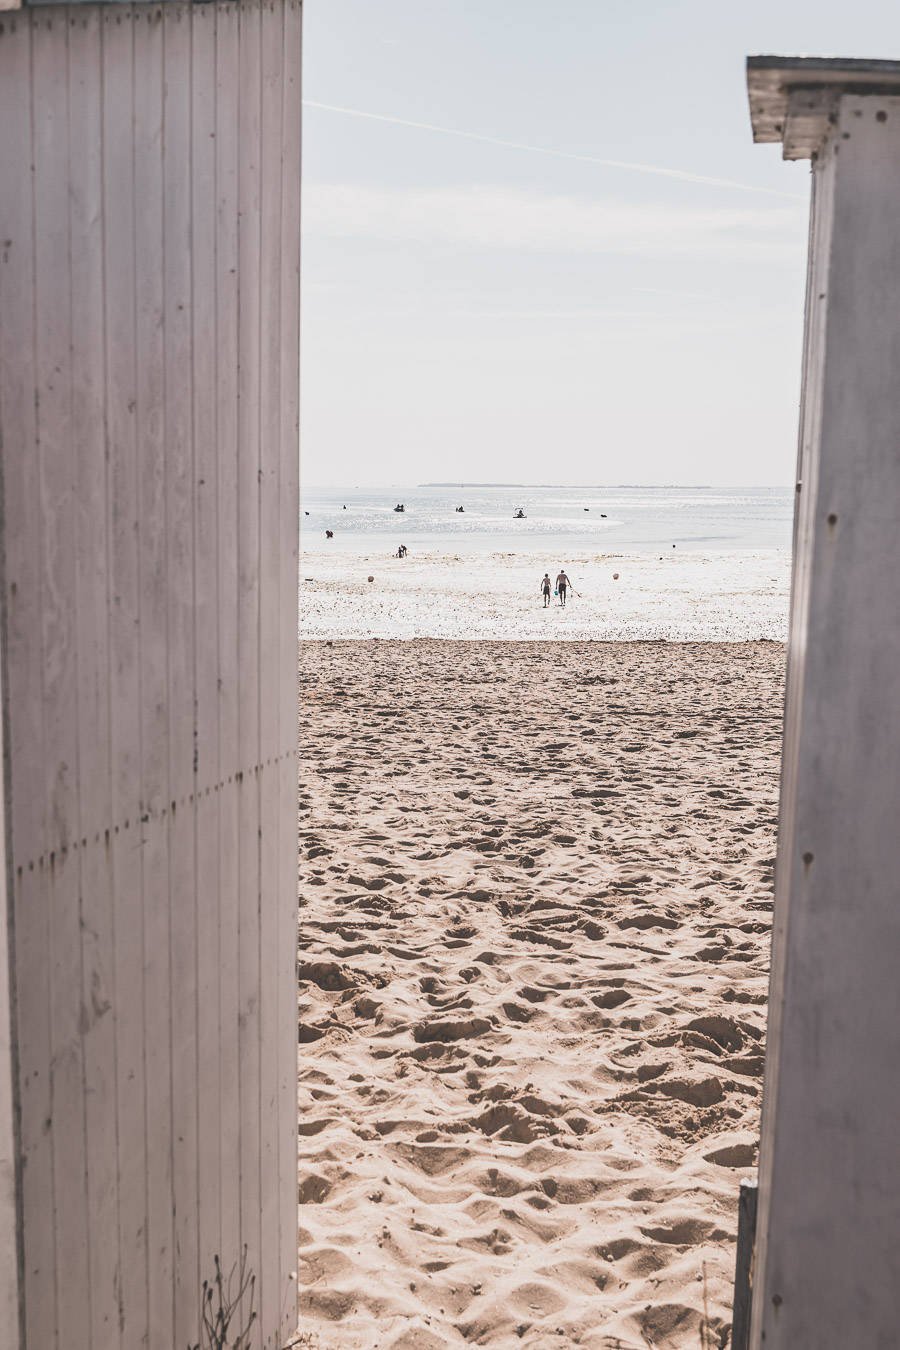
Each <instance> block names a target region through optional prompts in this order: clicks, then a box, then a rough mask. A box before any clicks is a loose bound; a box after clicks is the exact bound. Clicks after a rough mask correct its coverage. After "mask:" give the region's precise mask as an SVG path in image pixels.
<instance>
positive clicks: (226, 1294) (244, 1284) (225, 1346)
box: [188, 1246, 256, 1350]
mask: <svg viewBox="0 0 900 1350" xmlns="http://www.w3.org/2000/svg"><path fill="white" fill-rule="evenodd" d="M214 1260H215V1264H216V1273H215V1276H214V1277H213V1279H212V1280H211V1281H210V1280H204V1281H203V1291H202V1307H201V1321H202V1327H201V1338H200V1340H199V1342H197V1343H196V1344H195V1345H194V1346H189V1347H188V1350H250V1333H251V1328H252V1327H253V1324H254V1322H255V1321H256V1312H255V1311H254V1308H253V1297H254V1294H255V1291H256V1276H255V1275H253V1274H251V1273H250V1272H249V1271H248V1270H247V1248H246V1246H245V1247H244V1250H243V1251H242V1252H241V1259H240V1262H239V1263H235V1265H233V1266H232V1267H231V1270H230V1272H229V1274H228V1279H227V1281H226V1280H224V1279H223V1278H222V1265H221V1262H220V1261H219V1258H218V1256H216V1257H215V1258H214ZM235 1271H237V1289H235V1290H232V1286H233V1283H234V1276H235ZM248 1294H249V1306H248V1309H247V1322H246V1326H245V1325H244V1318H243V1314H240V1309H241V1304H242V1302H243V1300H244V1297H245V1296H246V1295H248ZM236 1314H239V1322H240V1325H239V1329H238V1330H237V1331H236V1332H235V1334H234V1339H233V1340H229V1339H228V1338H229V1335H230V1333H231V1324H232V1322H233V1321H234V1319H235V1315H236Z"/></svg>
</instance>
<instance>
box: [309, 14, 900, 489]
mask: <svg viewBox="0 0 900 1350" xmlns="http://www.w3.org/2000/svg"><path fill="white" fill-rule="evenodd" d="M304 12H305V18H304V25H305V28H304V43H305V53H304V74H303V80H304V97H305V99H306V101H307V102H306V106H305V108H304V119H305V120H304V162H303V176H304V197H303V220H304V224H303V230H304V238H303V342H302V419H301V461H302V472H303V477H304V480H305V481H306V482H308V483H310V484H330V483H334V484H370V483H372V484H374V483H398V484H400V483H410V484H412V483H417V482H426V481H433V480H458V481H460V482H462V481H464V480H466V481H480V482H484V481H506V482H525V483H528V482H559V483H716V484H719V483H721V484H728V483H734V484H763V483H767V484H779V483H789V482H790V481H792V478H793V472H794V456H795V442H796V426H797V403H798V398H799V388H800V344H801V334H802V320H803V313H802V311H803V291H804V279H805V264H806V229H807V210H808V195H809V165H808V164H806V163H802V164H785V163H784V162H783V161H782V159H781V147H780V146H754V145H753V144H752V141H751V135H750V123H749V116H748V112H747V96H746V87H745V78H744V58H745V56H746V55H747V53H748V52H782V53H795V52H807V53H814V54H817V55H818V54H822V55H842V56H870V57H898V56H900V5H898V4H896V3H895V0H856V3H855V4H854V5H852V6H851V5H849V4H847V3H846V0H641V3H636V0H305V4H304ZM315 104H326V105H329V108H321V107H316V106H313V105H315ZM334 108H341V109H351V110H355V111H357V112H360V113H364V114H367V116H353V115H350V114H349V113H348V112H338V111H333V110H330V109H334ZM380 118H387V119H397V120H396V121H392V120H386V121H385V120H379V119H380ZM409 123H420V124H422V123H425V124H428V125H429V126H431V127H436V128H446V129H449V130H451V131H455V132H460V133H467V134H466V135H448V134H445V133H443V132H441V131H438V130H429V129H427V128H426V127H423V126H411V125H409ZM498 141H505V142H513V143H515V144H514V145H508V144H507V145H501V144H497V142H498ZM516 147H522V148H516ZM528 147H534V149H529V148H528ZM541 151H552V152H553V153H541ZM595 160H606V161H617V162H618V163H617V164H610V163H605V164H604V163H596V162H591V161H595ZM627 165H630V166H631V167H626V166H627ZM636 166H644V167H643V168H640V167H636ZM651 170H654V171H651ZM659 170H664V171H665V172H659ZM710 180H714V181H710Z"/></svg>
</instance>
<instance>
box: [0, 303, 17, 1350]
mask: <svg viewBox="0 0 900 1350" xmlns="http://www.w3.org/2000/svg"><path fill="white" fill-rule="evenodd" d="M2 298H3V297H2V293H0V304H2ZM2 416H3V403H2V386H0V418H2ZM2 700H3V686H2V666H0V705H2ZM5 742H6V736H5V732H4V729H3V722H2V721H0V759H2V762H4V763H5V751H6V744H5ZM6 861H7V855H6V792H5V791H4V792H3V793H2V794H0V1319H2V1323H0V1324H2V1325H3V1326H4V1327H5V1328H6V1332H7V1336H8V1338H9V1341H10V1344H11V1347H13V1350H15V1347H18V1346H20V1345H21V1343H22V1337H23V1328H22V1327H21V1326H20V1322H19V1288H20V1285H19V1237H20V1226H19V1214H18V1203H17V1196H16V1187H17V1180H16V1173H17V1168H18V1158H17V1152H18V1149H17V1144H16V1129H15V1114H16V1107H17V1097H18V1091H17V1085H16V1086H14V1077H15V1069H16V1054H15V1039H14V1036H13V1025H14V1023H13V1018H12V1011H13V1008H14V1006H15V1001H14V995H15V984H14V981H13V980H12V970H11V966H10V958H11V956H12V946H13V943H12V941H11V939H12V938H14V932H15V930H14V927H13V924H12V903H13V892H12V887H11V886H10V885H9V880H8V877H7V870H6Z"/></svg>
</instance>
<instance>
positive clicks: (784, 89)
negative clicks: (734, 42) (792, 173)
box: [747, 56, 900, 159]
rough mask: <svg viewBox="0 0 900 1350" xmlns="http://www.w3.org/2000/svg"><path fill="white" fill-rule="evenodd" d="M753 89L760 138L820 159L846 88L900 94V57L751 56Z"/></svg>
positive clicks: (788, 153) (787, 152) (790, 155)
mask: <svg viewBox="0 0 900 1350" xmlns="http://www.w3.org/2000/svg"><path fill="white" fill-rule="evenodd" d="M747 93H748V94H749V97H750V122H751V124H752V127H753V139H754V141H757V142H764V143H765V142H768V143H773V142H774V143H777V142H779V141H780V142H781V143H782V144H783V146H784V151H783V155H784V158H785V159H815V158H816V156H817V155H818V153H819V150H820V149H821V147H822V144H823V143H824V141H825V138H826V136H827V135H828V132H829V131H830V129H831V127H832V126H833V125H834V124H835V122H836V120H837V105H838V101H839V99H840V97H841V94H848V93H853V94H894V95H900V61H869V60H864V59H861V58H856V57H841V56H748V57H747Z"/></svg>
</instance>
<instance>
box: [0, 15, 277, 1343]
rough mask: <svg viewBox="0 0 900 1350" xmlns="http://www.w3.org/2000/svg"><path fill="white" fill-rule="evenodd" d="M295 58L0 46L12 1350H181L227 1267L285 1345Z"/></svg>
mask: <svg viewBox="0 0 900 1350" xmlns="http://www.w3.org/2000/svg"><path fill="white" fill-rule="evenodd" d="M300 41H301V8H300V3H299V0H239V3H238V2H236V0H220V2H219V3H215V2H214V3H211V4H208V5H200V4H197V5H193V6H192V5H190V4H182V3H171V2H170V0H167V2H166V3H162V4H155V5H149V4H147V5H145V4H137V5H134V6H132V5H128V4H110V5H106V6H100V5H95V4H78V5H73V6H71V7H64V6H52V7H49V6H47V7H40V8H37V7H36V8H33V9H30V10H29V9H23V10H22V11H20V12H19V13H18V14H3V15H0V435H2V474H3V484H2V489H3V495H2V520H0V538H2V550H0V553H2V568H3V574H2V624H3V630H2V638H3V658H4V661H3V678H4V681H5V691H4V693H5V697H4V703H3V709H4V720H5V734H6V736H7V737H8V741H7V744H6V771H5V772H6V779H5V788H6V794H5V795H6V802H7V809H8V811H9V813H10V818H9V820H8V831H7V838H8V841H9V846H10V855H9V856H8V858H7V867H6V873H5V875H6V879H7V894H6V902H7V907H8V914H9V919H10V924H11V928H10V932H11V933H13V935H14V937H13V945H12V950H11V963H10V970H11V974H12V978H13V989H12V1014H13V1016H12V1038H13V1046H14V1053H13V1056H12V1062H13V1078H12V1090H13V1096H14V1099H15V1107H16V1111H17V1117H16V1119H17V1136H18V1137H17V1148H18V1154H17V1163H18V1183H19V1202H20V1229H21V1232H20V1240H21V1250H22V1256H23V1263H22V1266H21V1269H20V1271H19V1276H20V1279H21V1290H20V1293H21V1307H22V1324H21V1340H20V1344H21V1346H22V1347H23V1350H49V1348H50V1347H54V1346H57V1345H58V1346H59V1347H60V1348H62V1347H63V1346H66V1347H72V1350H88V1347H90V1350H107V1348H108V1347H109V1348H110V1350H111V1348H112V1347H116V1350H132V1348H133V1350H137V1348H138V1347H147V1350H185V1347H186V1346H187V1344H188V1342H189V1341H194V1340H196V1339H197V1338H198V1309H199V1301H200V1287H201V1282H202V1281H203V1279H204V1278H209V1277H211V1276H212V1274H213V1258H214V1255H215V1254H219V1255H220V1256H221V1258H222V1261H223V1263H224V1266H225V1269H226V1271H227V1270H228V1269H229V1268H230V1267H231V1265H232V1264H233V1263H235V1262H236V1261H238V1260H239V1257H240V1253H241V1250H242V1248H243V1247H244V1246H246V1248H247V1264H248V1267H249V1269H251V1270H252V1271H253V1272H254V1273H255V1275H256V1304H255V1306H256V1308H257V1309H258V1310H259V1313H260V1324H259V1327H258V1329H257V1330H258V1334H257V1335H256V1337H255V1340H254V1344H255V1345H258V1346H265V1347H267V1348H272V1350H274V1347H277V1346H280V1345H281V1344H282V1343H283V1341H284V1340H285V1339H286V1338H287V1337H288V1335H289V1334H290V1333H291V1332H292V1331H293V1329H294V1327H295V1325H296V1283H295V1282H294V1281H293V1280H292V1279H291V1276H292V1273H293V1272H295V1271H296V1261H297V1258H296V1250H297V1194H296V1184H297V1167H296V1128H297V1118H296V1056H297V1039H296V1023H297V1018H296V982H295V968H296V843H297V793H296V775H297V761H296V745H297V712H296V708H297V701H296V666H297V662H296V648H297V534H298V514H299V513H298V484H297V475H298V364H299V360H298V340H299V339H298V330H299V212H300ZM0 958H2V951H0ZM2 993H3V990H2V977H0V997H2ZM4 1030H5V1028H4V1024H3V1021H2V1016H0V1051H2V1050H3V1046H4ZM16 1055H17V1062H16ZM8 1064H9V1059H8V1058H7V1061H6V1066H5V1071H6V1073H7V1078H8V1076H9V1069H8ZM7 1115H8V1103H7V1101H6V1097H5V1095H4V1088H3V1087H2V1086H0V1224H2V1223H3V1213H4V1208H3V1207H4V1205H5V1204H6V1205H7V1210H8V1204H7V1201H6V1191H7V1187H8V1176H7V1173H8V1166H7V1162H6V1155H5V1147H6V1145H5V1141H6V1138H7V1135H8V1125H7ZM7 1233H8V1224H7V1229H6V1230H5V1231H4V1233H3V1236H2V1237H0V1309H2V1308H4V1307H5V1305H4V1303H3V1299H4V1298H5V1297H7V1294H6V1291H5V1288H4V1270H5V1265H6V1260H5V1257H6V1251H7ZM8 1325H9V1324H8V1323H7V1321H6V1320H5V1319H4V1322H3V1329H4V1333H5V1330H6V1328H7V1326H8ZM0 1339H2V1334H0ZM8 1343H9V1342H8V1341H6V1340H3V1345H4V1347H5V1346H6V1345H7V1344H8Z"/></svg>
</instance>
